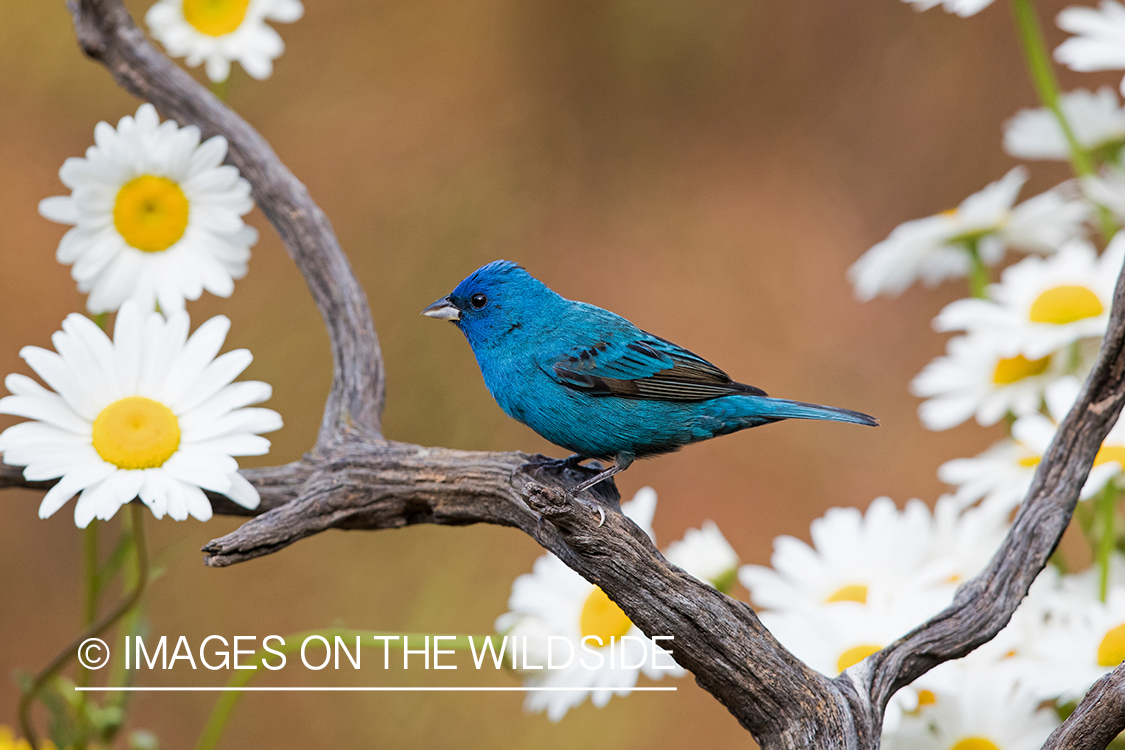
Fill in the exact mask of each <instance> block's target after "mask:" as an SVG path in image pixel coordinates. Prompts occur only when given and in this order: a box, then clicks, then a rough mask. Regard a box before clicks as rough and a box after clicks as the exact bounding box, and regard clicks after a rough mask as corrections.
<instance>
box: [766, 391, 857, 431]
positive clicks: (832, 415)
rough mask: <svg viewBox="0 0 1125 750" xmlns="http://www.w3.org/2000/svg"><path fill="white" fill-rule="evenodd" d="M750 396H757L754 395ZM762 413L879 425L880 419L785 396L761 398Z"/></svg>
mask: <svg viewBox="0 0 1125 750" xmlns="http://www.w3.org/2000/svg"><path fill="white" fill-rule="evenodd" d="M749 398H755V397H753V396H751V397H749ZM759 400H760V402H761V404H760V406H759V409H760V412H759V413H760V414H761V415H762V416H764V417H768V418H770V419H824V420H827V421H829V422H850V423H851V424H862V425H867V426H869V427H877V426H878V425H879V420H877V419H875V417H872V416H868V415H867V414H864V413H862V412H858V411H852V410H851V409H840V408H837V407H835V406H822V405H820V404H806V403H805V402H803V401H790V400H788V399H784V398H760V399H759Z"/></svg>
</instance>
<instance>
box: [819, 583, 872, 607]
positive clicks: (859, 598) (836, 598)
mask: <svg viewBox="0 0 1125 750" xmlns="http://www.w3.org/2000/svg"><path fill="white" fill-rule="evenodd" d="M831 602H859V603H860V604H867V587H866V586H864V585H863V584H862V583H853V584H849V585H847V586H841V587H840V588H838V589H836V590H835V591H833V592H832V593H831V594H829V595H828V597H827V598H826V599H825V600H824V603H825V604H830V603H831Z"/></svg>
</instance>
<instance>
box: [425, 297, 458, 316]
mask: <svg viewBox="0 0 1125 750" xmlns="http://www.w3.org/2000/svg"><path fill="white" fill-rule="evenodd" d="M422 314H423V315H425V316H426V317H427V318H437V319H438V320H460V319H461V311H460V310H458V309H457V306H456V305H454V304H453V302H452V301H451V300H450V299H449V297H442V298H441V299H439V300H438V301H437V302H435V303H434V304H432V305H430V306H429V307H427V308H426V309H425V310H423V311H422Z"/></svg>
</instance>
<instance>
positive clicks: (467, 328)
mask: <svg viewBox="0 0 1125 750" xmlns="http://www.w3.org/2000/svg"><path fill="white" fill-rule="evenodd" d="M422 314H423V315H427V316H429V317H432V318H439V319H444V320H450V321H452V322H453V323H454V324H455V325H456V326H457V327H458V328H460V329H461V331H462V333H464V334H465V338H467V339H468V341H469V345H470V346H471V347H472V349H473V353H474V354H475V355H476V358H477V364H479V365H480V370H481V374H482V375H484V382H485V385H487V386H488V390H489V392H491V393H492V396H493V398H495V399H496V402H497V403H498V404H499V405H500V408H502V409H503V410H504V412H505V413H506V414H508V416H510V417H512V418H513V419H516V420H518V421H520V422H523V423H524V424H526V425H527V426H528V427H530V428H531V429H533V430H535V431H536V432H538V433H539V434H540V435H542V436H543V437H545V438H546V439H547V440H550V441H551V442H552V443H554V444H556V445H560V446H562V447H563V448H566V449H568V450H570V451H573V452H574V453H575V454H576V455H577V456H578V457H582V458H606V459H613V461H614V465H613V466H611V467H610V468H609V469H607V470H606V471H604V472H602V473H601V474H598V475H597V476H595V477H593V478H592V479H590V480H588V481H586V482H583V483H582V484H581V485H579V486H578V487H576V488H575V491H576V492H577V491H579V490H581V489H585V488H586V487H589V486H591V485H593V484H596V483H597V482H599V481H601V480H603V479H606V478H608V477H610V476H613V475H614V474H616V473H618V472H620V471H623V470H624V469H626V468H628V466H629V465H630V464H631V463H632V462H633V460H634V459H635V458H643V457H645V456H654V455H658V454H660V453H668V452H670V451H674V450H677V449H678V448H680V447H681V446H684V445H687V444H688V443H696V442H699V441H700V440H707V439H709V438H713V437H717V436H719V435H726V434H729V433H731V432H737V431H738V430H744V429H746V428H748V427H757V426H758V425H763V424H768V423H770V422H777V421H779V420H782V419H824V420H830V421H834V422H851V423H853V424H863V425H877V424H878V422H877V421H876V420H874V419H873V418H871V417H869V416H867V415H866V414H861V413H859V412H855V411H850V410H847V409H837V408H835V407H832V406H819V405H817V404H806V403H802V402H800V401H787V400H785V399H778V398H770V397H768V396H767V395H766V393H765V391H762V390H761V389H759V388H755V387H754V386H750V385H744V384H742V383H736V382H734V381H732V380H731V379H730V377H729V376H727V374H726V373H724V372H723V371H722V370H720V369H719V368H717V367H715V366H714V365H713V364H711V363H710V362H708V361H707V360H705V359H703V358H702V357H700V356H698V355H696V354H693V353H692V352H689V351H688V350H686V349H683V348H681V347H679V346H676V345H675V344H673V343H672V342H670V341H666V340H664V339H662V338H660V337H659V336H654V335H652V334H650V333H646V332H645V331H642V330H641V329H639V328H637V327H636V326H635V325H633V324H632V323H630V322H629V321H627V320H625V318H622V317H621V316H620V315H615V314H614V313H611V312H609V311H608V310H603V309H601V308H600V307H595V306H593V305H588V304H586V303H585V302H574V301H572V300H568V299H566V298H565V297H562V296H560V295H559V294H556V293H555V292H554V291H552V290H551V289H549V288H547V286H545V285H544V284H543V283H542V282H540V281H539V280H538V279H536V278H534V277H533V276H532V275H531V274H529V273H528V272H527V271H525V270H524V269H523V268H522V267H521V266H519V265H517V264H515V263H512V262H510V261H504V260H498V261H493V262H492V263H489V264H488V265H485V266H482V267H481V268H478V269H477V270H476V271H474V272H473V273H472V274H471V275H470V276H469V277H468V278H466V279H465V280H464V281H462V282H461V283H460V284H458V285H457V288H456V289H454V290H453V292H452V293H451V294H450V295H449V296H448V297H444V298H442V299H440V300H438V301H437V302H435V303H434V304H432V305H430V306H429V307H427V308H426V309H425V310H424V311H423V312H422Z"/></svg>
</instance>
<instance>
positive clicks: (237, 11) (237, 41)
mask: <svg viewBox="0 0 1125 750" xmlns="http://www.w3.org/2000/svg"><path fill="white" fill-rule="evenodd" d="M304 12H305V7H304V6H303V5H302V4H301V2H300V0H159V1H158V2H157V3H156V4H155V5H153V6H152V7H151V8H149V9H148V13H146V14H145V23H147V24H148V28H149V31H150V32H152V35H153V36H154V37H156V38H157V39H159V40H160V43H161V44H163V45H164V47H165V48H166V49H167V50H168V53H169V54H170V55H172V56H173V57H186V58H187V60H186V62H187V64H188V66H189V67H192V68H194V67H196V66H198V65H199V64H200V63H202V62H206V63H207V68H206V70H207V77H208V78H210V79H211V80H212V81H215V82H216V83H217V82H219V81H225V80H226V79H227V77H228V76H230V64H231V62H232V61H237V62H240V63H242V67H243V68H244V69H245V70H246V72H247V73H249V74H250V75H251V76H252V77H254V78H257V79H258V80H262V79H264V78H269V77H270V74H271V73H273V61H274V60H275V59H276V58H278V57H279V56H280V55H281V53H282V52H284V51H285V43H284V42H282V41H281V36H280V35H279V34H278V33H277V32H276V31H274V30H273V29H272V28H271V27H270V26H267V25H266V21H267V20H269V21H279V22H281V23H292V22H293V21H296V20H297V19H298V18H300V17H301V16H302V15H304Z"/></svg>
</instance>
